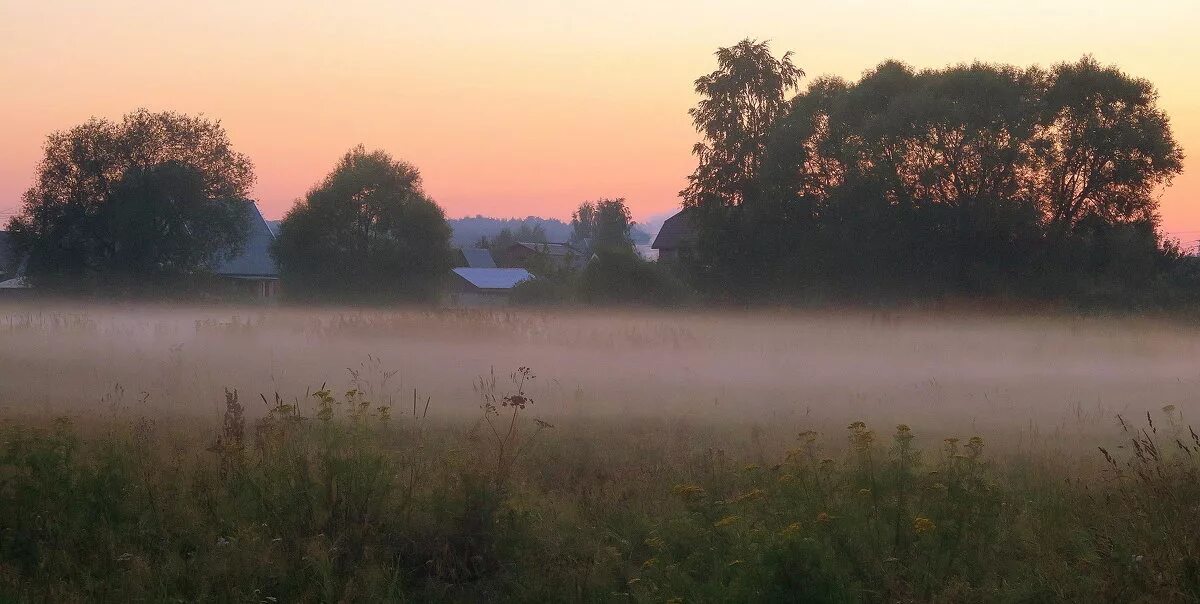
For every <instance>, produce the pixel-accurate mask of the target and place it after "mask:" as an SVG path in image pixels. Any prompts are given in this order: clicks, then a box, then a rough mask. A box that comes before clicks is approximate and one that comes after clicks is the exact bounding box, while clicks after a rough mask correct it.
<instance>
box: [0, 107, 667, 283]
mask: <svg viewBox="0 0 1200 604" xmlns="http://www.w3.org/2000/svg"><path fill="white" fill-rule="evenodd" d="M253 184H254V169H253V165H252V163H251V162H250V160H249V159H248V158H247V157H246V156H244V155H242V154H240V153H238V152H236V151H234V150H233V149H232V146H231V145H230V142H229V138H228V135H227V133H226V132H225V130H224V128H223V127H222V126H221V124H220V122H218V121H214V120H209V119H205V118H202V117H194V116H188V115H183V114H178V113H173V112H160V113H155V112H150V111H146V110H138V111H135V112H133V113H131V114H129V115H126V116H124V118H123V119H122V120H120V121H119V122H113V121H108V120H103V119H95V118H94V119H91V120H89V121H87V122H86V123H84V124H81V125H79V126H76V127H74V128H72V129H70V130H67V131H64V132H56V133H54V134H51V135H50V136H49V137H48V139H47V142H46V147H45V153H44V156H43V158H42V160H41V161H40V162H39V164H38V166H37V172H36V175H35V178H34V184H33V186H31V187H30V188H29V189H28V190H27V191H26V192H25V194H24V196H23V200H22V201H23V203H22V207H21V210H20V212H19V213H18V214H17V215H16V216H14V217H13V218H12V219H11V220H10V221H9V223H8V229H9V231H10V232H11V235H12V240H13V243H14V246H15V248H16V249H15V251H16V252H17V253H18V254H20V255H22V256H27V257H28V258H29V259H30V260H29V262H28V264H27V269H26V275H25V278H26V279H27V280H28V281H29V282H30V284H31V285H33V286H34V287H36V288H38V289H40V290H43V291H48V292H55V293H67V294H96V295H102V296H117V297H125V296H164V295H165V296H172V295H173V296H178V297H189V298H190V297H192V296H194V295H196V294H198V293H203V292H206V291H212V289H213V286H214V284H215V283H217V282H218V280H217V279H215V275H214V272H215V269H216V267H218V266H219V265H220V264H221V263H222V262H223V261H227V260H230V259H232V258H235V257H237V256H238V255H240V254H241V253H242V251H243V250H244V249H245V246H246V244H247V237H248V235H249V230H250V228H249V225H250V220H249V219H250V218H251V216H250V215H249V214H248V213H249V212H251V211H252V210H251V206H250V204H251V203H252V202H251V201H250V200H249V194H250V189H251V187H252V186H253ZM564 226H565V227H566V229H567V236H566V239H568V240H569V242H570V243H571V244H573V245H574V246H575V249H576V250H577V253H578V254H581V255H582V254H588V255H591V254H602V255H604V256H605V257H606V258H607V257H608V256H620V257H621V260H622V261H623V262H626V263H628V262H630V261H632V259H633V257H634V256H635V254H634V253H633V243H634V240H635V238H636V237H638V233H637V231H636V229H635V225H634V223H633V221H632V218H631V216H630V213H629V210H628V207H627V206H626V205H625V200H624V199H602V200H598V201H595V202H590V201H589V202H584V203H583V204H581V205H580V206H579V208H578V210H577V211H576V212H575V213H574V214H573V217H572V220H571V222H570V223H569V224H565V223H564ZM641 236H642V237H643V238H644V237H645V235H644V234H642V235H641ZM547 240H548V239H547V235H546V232H545V231H544V230H543V227H542V225H541V224H540V223H530V222H522V223H521V224H520V226H519V227H518V228H517V230H516V231H515V232H514V231H512V230H510V229H509V228H508V227H503V228H501V230H500V231H499V233H498V234H497V235H496V237H495V238H494V239H492V240H491V241H489V240H488V239H487V238H486V237H481V241H480V242H479V245H480V246H481V247H490V248H492V249H495V250H497V251H498V250H499V249H501V247H502V246H507V245H510V244H512V243H515V242H518V241H520V242H534V243H543V242H546V241H547ZM270 253H271V254H272V256H273V257H274V259H275V261H276V263H277V264H278V267H279V277H280V279H281V281H282V282H283V283H284V291H285V293H286V295H287V296H288V297H289V298H291V299H293V300H298V301H335V302H357V303H362V302H366V303H381V302H383V303H386V302H401V301H432V300H436V299H437V298H438V297H439V296H440V294H441V293H442V292H443V291H444V288H445V286H446V285H447V280H448V278H449V271H450V269H451V268H452V267H453V266H454V264H453V262H454V257H453V253H452V248H451V226H450V223H449V222H448V221H447V219H446V216H445V213H444V212H443V210H442V209H441V207H440V206H438V205H437V203H435V202H434V201H433V199H432V198H430V196H429V195H428V194H427V193H426V192H425V190H424V187H423V185H422V182H421V175H420V171H419V170H418V169H417V168H416V167H415V166H413V165H412V164H409V163H407V162H405V161H402V160H397V159H395V158H393V157H391V156H390V155H389V154H387V153H386V152H383V151H378V150H376V151H370V150H367V149H366V148H364V147H362V146H358V147H355V148H353V149H351V150H350V151H349V152H347V153H346V154H345V155H344V156H343V157H342V158H341V159H340V160H339V162H338V163H337V165H336V166H335V167H334V168H333V170H332V171H331V172H330V173H329V174H328V175H327V176H326V177H325V178H324V179H323V180H321V181H320V182H319V183H317V184H316V185H315V186H314V187H313V188H312V189H310V190H309V191H308V192H307V193H306V194H305V195H304V196H303V197H302V198H300V199H299V200H297V201H296V202H295V204H294V205H293V207H292V208H291V209H290V210H289V211H288V212H287V214H286V215H285V216H284V218H283V220H282V221H281V223H280V225H279V230H278V235H277V236H276V237H275V239H274V241H273V244H272V248H271V250H270ZM636 263H641V261H640V260H638V261H636ZM530 268H531V269H533V270H534V272H535V274H537V276H539V277H541V278H542V279H545V280H546V281H547V282H552V283H553V288H559V289H553V288H552V289H553V291H556V292H558V291H565V290H566V289H572V288H574V287H575V284H576V280H575V278H574V277H575V273H576V272H577V271H576V270H574V268H575V267H574V266H572V267H568V268H569V269H571V270H566V271H564V270H561V269H562V268H563V267H561V266H556V265H550V264H547V263H544V262H530ZM532 297H533V298H538V296H532ZM539 299H540V300H548V298H546V297H545V296H542V297H540V298H539ZM555 299H556V300H557V301H566V300H568V299H574V296H573V295H570V296H567V295H564V296H556V298H555Z"/></svg>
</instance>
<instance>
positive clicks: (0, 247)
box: [0, 231, 17, 275]
mask: <svg viewBox="0 0 1200 604" xmlns="http://www.w3.org/2000/svg"><path fill="white" fill-rule="evenodd" d="M15 272H17V254H16V252H14V251H13V249H12V235H11V234H9V232H8V231H0V275H8V274H12V273H15Z"/></svg>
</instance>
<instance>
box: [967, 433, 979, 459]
mask: <svg viewBox="0 0 1200 604" xmlns="http://www.w3.org/2000/svg"><path fill="white" fill-rule="evenodd" d="M967 449H969V450H970V451H971V455H970V457H971V459H975V458H977V457H979V455H980V454H982V453H983V439H982V438H979V437H978V436H972V437H971V439H970V440H968V441H967Z"/></svg>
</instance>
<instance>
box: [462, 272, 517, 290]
mask: <svg viewBox="0 0 1200 604" xmlns="http://www.w3.org/2000/svg"><path fill="white" fill-rule="evenodd" d="M454 274H456V275H458V276H459V277H462V279H463V280H464V281H466V282H467V283H470V284H471V285H473V286H475V287H476V288H479V289H486V290H508V289H512V288H513V287H514V286H516V284H518V283H520V282H522V281H528V280H529V279H532V278H533V275H532V274H530V272H529V271H527V270H525V269H523V268H456V269H454Z"/></svg>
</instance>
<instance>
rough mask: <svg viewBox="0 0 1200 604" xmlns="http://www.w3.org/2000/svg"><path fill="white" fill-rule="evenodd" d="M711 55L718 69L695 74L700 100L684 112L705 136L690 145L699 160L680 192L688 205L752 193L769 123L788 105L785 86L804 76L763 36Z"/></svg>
mask: <svg viewBox="0 0 1200 604" xmlns="http://www.w3.org/2000/svg"><path fill="white" fill-rule="evenodd" d="M716 56H717V65H718V67H717V70H716V71H714V72H712V73H710V74H708V75H706V76H703V77H701V78H699V79H697V80H696V93H697V94H699V95H700V96H701V100H700V102H699V103H698V104H697V105H696V107H695V108H693V109H691V110H690V111H689V112H688V113H689V114H690V115H691V116H692V120H693V121H694V122H695V125H696V130H697V131H698V132H700V134H701V135H703V137H704V141H703V142H700V143H697V144H696V146H695V148H694V149H693V152H694V153H695V155H696V157H697V158H698V159H699V165H698V166H697V167H696V171H695V172H694V173H693V174H692V175H691V176H689V177H688V181H689V184H688V187H687V188H686V189H684V191H683V192H682V193H681V194H682V195H683V198H684V204H685V205H686V206H689V207H692V206H696V205H700V204H703V203H708V202H710V201H714V200H715V201H716V202H717V203H721V204H724V205H739V204H741V203H742V202H743V201H745V200H746V199H747V198H750V197H752V196H753V187H754V186H755V184H754V181H755V179H756V176H757V174H758V169H759V164H760V163H761V161H762V158H763V154H764V152H765V150H766V146H767V140H768V137H769V136H770V134H771V129H772V128H773V127H774V125H775V122H776V121H777V120H778V119H779V118H780V117H781V116H782V115H783V114H784V112H786V110H787V102H786V94H787V92H788V91H789V90H792V89H794V88H795V87H796V85H797V84H798V83H799V82H800V78H801V77H803V76H804V71H803V70H802V69H800V68H798V67H796V66H794V65H792V59H791V53H790V52H789V53H784V55H783V56H782V57H781V58H779V59H776V58H775V57H774V56H772V55H771V49H770V44H769V43H767V42H758V41H755V40H751V39H745V40H742V41H741V42H739V43H737V45H735V46H732V47H729V48H721V49H718V50H717V52H716Z"/></svg>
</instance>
